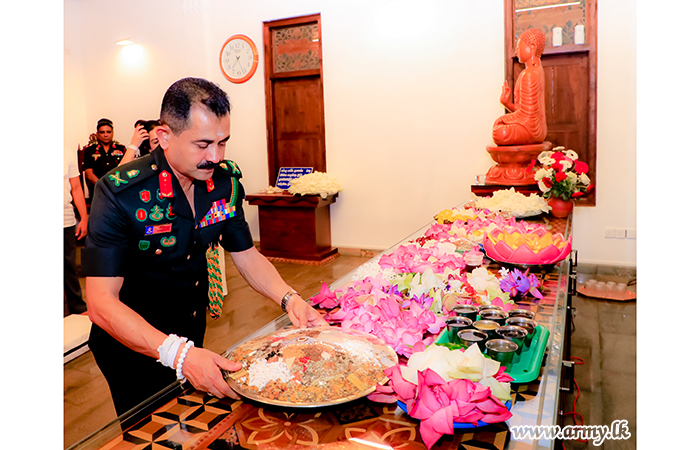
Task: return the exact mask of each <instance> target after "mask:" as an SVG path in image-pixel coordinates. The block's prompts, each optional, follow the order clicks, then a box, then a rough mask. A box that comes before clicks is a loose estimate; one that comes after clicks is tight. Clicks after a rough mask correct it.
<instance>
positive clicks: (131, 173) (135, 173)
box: [126, 169, 141, 178]
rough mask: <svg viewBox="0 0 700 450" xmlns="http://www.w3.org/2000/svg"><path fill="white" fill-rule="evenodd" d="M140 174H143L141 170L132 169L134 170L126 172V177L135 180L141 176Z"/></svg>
mask: <svg viewBox="0 0 700 450" xmlns="http://www.w3.org/2000/svg"><path fill="white" fill-rule="evenodd" d="M140 173H141V171H140V170H138V169H132V170H129V171H128V172H126V176H127V177H129V178H134V177H137V176H139V174H140Z"/></svg>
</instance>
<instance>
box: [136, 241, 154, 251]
mask: <svg viewBox="0 0 700 450" xmlns="http://www.w3.org/2000/svg"><path fill="white" fill-rule="evenodd" d="M150 246H151V243H150V242H148V241H139V250H148V247H150Z"/></svg>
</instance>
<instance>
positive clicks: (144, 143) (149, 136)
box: [119, 119, 160, 165]
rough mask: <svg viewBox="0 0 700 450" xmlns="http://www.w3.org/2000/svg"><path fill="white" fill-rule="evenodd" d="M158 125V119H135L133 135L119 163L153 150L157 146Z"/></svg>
mask: <svg viewBox="0 0 700 450" xmlns="http://www.w3.org/2000/svg"><path fill="white" fill-rule="evenodd" d="M159 125H160V121H159V120H143V119H139V120H137V121H136V123H135V124H134V135H133V136H132V137H131V143H130V144H129V145H128V146H127V148H126V153H124V157H123V158H122V160H121V162H120V163H119V165H122V164H126V163H128V162H130V161H133V160H134V159H136V158H138V157H140V156H145V155H147V154H149V153H150V152H152V151H153V150H155V149H156V147H158V135H157V134H156V127H157V126H159Z"/></svg>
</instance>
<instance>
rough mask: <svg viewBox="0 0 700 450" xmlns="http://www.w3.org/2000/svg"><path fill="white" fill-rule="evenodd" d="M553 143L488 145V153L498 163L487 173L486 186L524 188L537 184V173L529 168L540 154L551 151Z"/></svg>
mask: <svg viewBox="0 0 700 450" xmlns="http://www.w3.org/2000/svg"><path fill="white" fill-rule="evenodd" d="M551 149H552V143H551V142H549V141H544V142H542V143H540V144H529V145H487V146H486V151H487V152H489V155H491V158H492V159H493V160H494V161H496V165H495V166H492V167H491V168H490V169H489V171H488V172H486V184H498V185H503V186H523V185H528V184H537V182H536V181H535V172H533V171H528V170H527V168H528V166H529V165H530V163H531V162H532V160H533V159H537V156H539V154H540V152H543V151H546V150H551Z"/></svg>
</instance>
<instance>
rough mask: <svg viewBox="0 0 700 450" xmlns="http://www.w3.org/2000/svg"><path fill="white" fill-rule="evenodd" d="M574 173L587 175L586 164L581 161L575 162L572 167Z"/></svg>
mask: <svg viewBox="0 0 700 450" xmlns="http://www.w3.org/2000/svg"><path fill="white" fill-rule="evenodd" d="M574 172H576V173H577V174H579V175H581V174H584V173H588V164H586V163H585V162H583V161H576V164H575V165H574Z"/></svg>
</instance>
